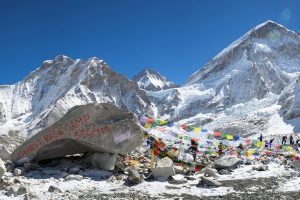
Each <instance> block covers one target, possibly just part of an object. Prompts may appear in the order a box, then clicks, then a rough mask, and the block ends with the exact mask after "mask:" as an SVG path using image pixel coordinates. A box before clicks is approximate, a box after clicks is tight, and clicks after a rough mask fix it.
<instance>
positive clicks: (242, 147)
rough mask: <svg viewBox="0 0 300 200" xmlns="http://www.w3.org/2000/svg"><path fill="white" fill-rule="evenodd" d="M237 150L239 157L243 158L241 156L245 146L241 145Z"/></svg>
mask: <svg viewBox="0 0 300 200" xmlns="http://www.w3.org/2000/svg"><path fill="white" fill-rule="evenodd" d="M237 149H239V150H238V151H237V153H238V155H239V157H241V156H242V151H244V146H243V144H242V143H240V144H239V146H238V147H237Z"/></svg>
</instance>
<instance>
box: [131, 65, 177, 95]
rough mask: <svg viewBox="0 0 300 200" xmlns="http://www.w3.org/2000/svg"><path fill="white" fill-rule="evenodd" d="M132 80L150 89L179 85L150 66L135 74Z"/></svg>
mask: <svg viewBox="0 0 300 200" xmlns="http://www.w3.org/2000/svg"><path fill="white" fill-rule="evenodd" d="M132 80H133V81H134V82H136V83H137V84H138V86H139V87H140V88H142V89H144V90H148V91H159V90H164V89H169V88H174V87H178V85H176V84H175V83H173V82H171V81H169V80H168V79H167V78H166V77H164V76H162V75H161V74H159V73H158V72H156V71H155V70H153V69H151V68H149V67H146V68H145V69H143V70H142V71H141V72H140V73H138V74H137V75H135V76H134V77H133V78H132Z"/></svg>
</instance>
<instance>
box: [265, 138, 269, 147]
mask: <svg viewBox="0 0 300 200" xmlns="http://www.w3.org/2000/svg"><path fill="white" fill-rule="evenodd" d="M268 147H269V143H268V141H267V140H265V148H268Z"/></svg>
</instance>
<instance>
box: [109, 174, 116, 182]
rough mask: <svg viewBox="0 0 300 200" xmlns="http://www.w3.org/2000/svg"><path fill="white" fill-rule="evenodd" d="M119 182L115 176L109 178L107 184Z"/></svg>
mask: <svg viewBox="0 0 300 200" xmlns="http://www.w3.org/2000/svg"><path fill="white" fill-rule="evenodd" d="M116 180H117V178H116V176H115V175H112V176H111V177H109V179H108V180H107V182H115V181H116Z"/></svg>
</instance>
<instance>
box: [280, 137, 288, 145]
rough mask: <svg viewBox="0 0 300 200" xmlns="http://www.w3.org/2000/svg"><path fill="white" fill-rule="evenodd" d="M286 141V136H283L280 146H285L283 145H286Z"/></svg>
mask: <svg viewBox="0 0 300 200" xmlns="http://www.w3.org/2000/svg"><path fill="white" fill-rule="evenodd" d="M286 140H287V136H286V135H284V136H283V137H282V141H281V145H285V144H286Z"/></svg>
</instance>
